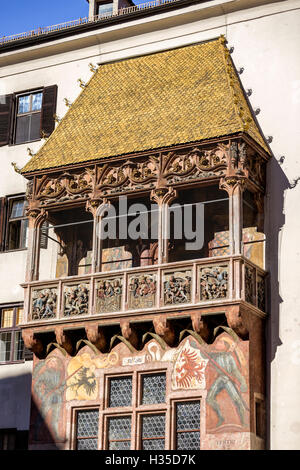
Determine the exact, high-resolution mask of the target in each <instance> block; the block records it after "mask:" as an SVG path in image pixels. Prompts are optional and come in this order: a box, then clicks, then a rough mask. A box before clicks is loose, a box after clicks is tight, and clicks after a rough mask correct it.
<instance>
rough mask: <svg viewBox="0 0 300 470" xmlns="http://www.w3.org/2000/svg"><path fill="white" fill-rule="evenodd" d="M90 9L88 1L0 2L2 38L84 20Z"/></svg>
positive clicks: (16, 0)
mask: <svg viewBox="0 0 300 470" xmlns="http://www.w3.org/2000/svg"><path fill="white" fill-rule="evenodd" d="M146 1H147V0H135V3H145V2H146ZM88 7H89V5H88V2H87V0H0V9H1V15H0V37H2V36H10V35H11V34H17V33H23V32H26V31H30V30H31V29H36V28H38V27H41V26H50V25H53V24H57V23H63V22H64V21H70V20H75V19H76V18H80V17H81V18H83V17H84V16H88V9H89V8H88Z"/></svg>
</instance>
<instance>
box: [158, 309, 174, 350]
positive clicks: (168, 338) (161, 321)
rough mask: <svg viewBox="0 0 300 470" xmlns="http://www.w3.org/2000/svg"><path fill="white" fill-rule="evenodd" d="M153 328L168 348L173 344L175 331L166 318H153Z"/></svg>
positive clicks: (160, 316)
mask: <svg viewBox="0 0 300 470" xmlns="http://www.w3.org/2000/svg"><path fill="white" fill-rule="evenodd" d="M153 326H154V329H155V333H156V334H157V335H158V336H161V337H162V338H163V340H164V341H165V342H166V343H167V344H168V345H169V346H172V345H173V344H174V341H175V331H174V328H173V326H172V325H171V323H170V322H169V320H167V317H166V316H163V315H159V316H158V317H155V318H153Z"/></svg>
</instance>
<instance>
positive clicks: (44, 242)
mask: <svg viewBox="0 0 300 470" xmlns="http://www.w3.org/2000/svg"><path fill="white" fill-rule="evenodd" d="M48 229H49V223H48V222H44V223H43V225H42V226H41V233H40V248H48Z"/></svg>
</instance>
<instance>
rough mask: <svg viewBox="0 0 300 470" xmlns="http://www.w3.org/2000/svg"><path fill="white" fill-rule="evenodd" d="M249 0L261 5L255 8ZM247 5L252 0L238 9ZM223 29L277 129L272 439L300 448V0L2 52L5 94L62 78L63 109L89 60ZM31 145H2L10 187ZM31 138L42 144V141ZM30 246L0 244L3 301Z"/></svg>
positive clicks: (197, 11) (226, 7) (270, 215)
mask: <svg viewBox="0 0 300 470" xmlns="http://www.w3.org/2000/svg"><path fill="white" fill-rule="evenodd" d="M246 5H248V6H249V5H251V6H254V5H260V6H254V7H253V8H249V9H245V6H246ZM239 7H240V8H242V9H241V10H240V11H236V10H237V9H238V8H239ZM220 34H225V35H226V37H227V39H228V41H229V45H230V46H234V52H233V54H232V57H233V60H234V62H235V64H236V66H237V67H238V68H239V67H244V69H245V70H244V73H243V74H242V75H241V80H242V83H243V85H244V87H245V88H246V89H247V88H252V90H253V93H252V95H251V97H250V98H249V99H250V102H251V103H252V105H253V107H259V108H261V113H260V114H259V115H258V121H259V123H260V125H261V127H262V129H263V132H264V133H265V135H272V136H273V142H272V143H271V148H272V151H273V153H274V156H275V158H274V159H273V161H272V162H271V163H270V164H269V169H268V187H267V197H266V214H267V221H266V232H267V235H268V244H267V269H268V270H269V271H270V286H271V296H270V299H271V300H270V312H269V313H270V319H269V321H268V324H267V336H268V337H267V355H268V364H267V370H268V377H269V382H270V390H269V394H270V414H271V425H270V427H271V429H270V433H271V435H270V448H271V449H300V410H299V404H298V403H299V398H298V397H299V395H300V371H299V368H300V321H299V319H298V312H297V311H298V310H299V307H300V301H299V298H298V290H299V289H298V285H299V278H300V275H299V267H298V266H299V248H297V243H298V233H299V228H300V227H299V225H300V222H299V218H298V217H297V214H298V211H297V209H298V205H299V187H300V182H299V183H298V185H296V186H295V188H292V187H291V186H293V180H294V179H296V178H297V177H300V168H299V156H298V148H299V144H300V132H299V114H300V113H299V111H300V110H299V108H300V61H299V52H298V49H299V44H300V0H283V1H274V2H268V1H259V0H255V1H254V0H253V1H250V0H249V1H246V0H239V1H231V0H224V1H221V0H215V1H213V2H209V3H207V4H200V5H193V6H191V7H187V8H186V9H182V10H180V11H172V12H169V13H168V14H162V15H158V16H155V17H148V18H146V19H144V20H134V21H132V22H129V23H124V24H121V25H115V26H110V27H106V28H102V29H101V30H98V31H96V32H89V33H84V34H82V35H80V38H78V37H76V36H73V37H70V38H67V39H61V40H59V41H56V42H55V43H49V44H44V45H43V44H40V45H39V46H34V47H32V48H27V49H26V50H24V51H22V50H21V51H16V52H11V53H6V54H4V55H0V66H2V67H1V68H0V94H2V93H9V92H13V91H18V90H24V89H26V88H34V87H40V86H47V85H53V84H55V83H56V84H57V85H58V103H57V114H58V115H59V116H60V117H62V116H63V115H64V113H65V112H66V110H67V108H66V107H65V105H64V103H63V98H64V97H67V98H68V99H70V100H71V101H73V100H74V99H75V98H76V96H78V94H79V93H80V91H81V89H80V88H79V86H78V84H77V79H78V78H79V77H80V78H82V79H83V80H84V81H86V80H87V79H88V78H89V77H90V76H91V72H90V71H89V68H88V63H89V62H91V61H92V62H94V63H97V62H98V63H99V62H100V63H103V62H107V61H111V60H120V59H123V58H127V57H132V56H137V55H141V54H145V53H151V52H155V51H159V50H164V49H168V48H172V47H178V46H183V45H188V44H192V43H195V42H199V41H203V40H208V39H211V38H215V37H218V36H219V35H220ZM5 64H7V65H5ZM27 146H28V145H27V144H25V145H18V146H13V147H7V146H6V147H1V148H0V161H1V162H2V166H1V174H0V195H4V194H13V193H17V192H21V191H24V181H22V177H20V175H18V174H16V173H14V172H13V170H12V167H11V165H10V162H11V161H15V162H16V163H17V164H18V165H19V166H22V165H24V163H25V162H26V161H28V156H27V155H26V147H27ZM29 146H30V147H31V148H32V149H33V150H34V151H35V150H37V148H39V146H40V143H34V144H30V145H29ZM281 156H285V159H284V162H283V164H282V165H280V164H279V163H278V162H277V160H278V159H279V158H280V157H281ZM17 255H18V256H20V258H18V259H17ZM24 256H25V252H22V254H20V253H15V254H12V253H8V254H5V255H4V254H0V263H1V269H0V287H1V290H0V303H1V302H3V300H2V299H3V298H5V299H7V298H8V296H10V295H11V296H14V295H15V297H14V298H10V301H12V300H20V297H19V292H18V293H17V292H16V293H15V294H13V292H14V290H13V287H12V284H11V283H12V282H14V283H15V288H16V284H17V283H18V282H19V279H20V280H23V279H24V266H25V264H24ZM2 260H4V262H5V264H3V261H2ZM2 266H5V270H3V268H2ZM10 272H11V273H12V274H11V275H10ZM16 273H17V274H16ZM278 286H279V287H278ZM8 292H9V294H8ZM5 301H6V300H5Z"/></svg>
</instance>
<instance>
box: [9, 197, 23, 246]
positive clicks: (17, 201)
mask: <svg viewBox="0 0 300 470" xmlns="http://www.w3.org/2000/svg"><path fill="white" fill-rule="evenodd" d="M26 206H27V201H26V200H25V199H24V197H22V198H9V199H8V217H7V235H6V247H5V248H6V250H19V249H24V248H26V247H27V236H28V218H27V217H26V215H25V209H26Z"/></svg>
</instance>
